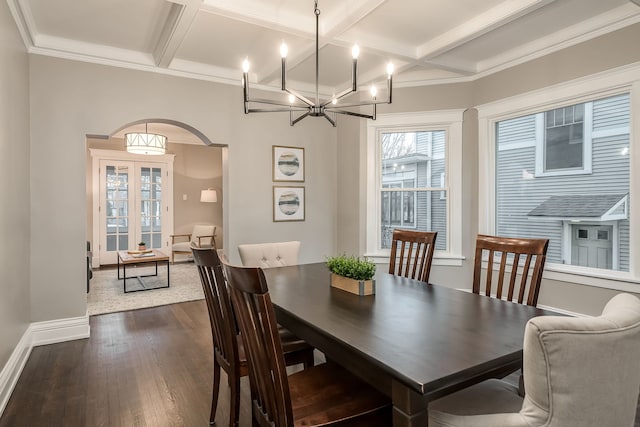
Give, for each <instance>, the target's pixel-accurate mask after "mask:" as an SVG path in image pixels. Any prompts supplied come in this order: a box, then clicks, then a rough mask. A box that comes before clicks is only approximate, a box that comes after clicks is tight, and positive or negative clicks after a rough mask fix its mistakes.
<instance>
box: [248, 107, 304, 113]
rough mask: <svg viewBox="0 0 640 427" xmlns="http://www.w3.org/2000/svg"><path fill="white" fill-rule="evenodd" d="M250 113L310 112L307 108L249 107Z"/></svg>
mask: <svg viewBox="0 0 640 427" xmlns="http://www.w3.org/2000/svg"><path fill="white" fill-rule="evenodd" d="M248 111H249V112H250V113H286V112H290V111H305V112H306V113H308V112H309V109H307V108H304V109H303V108H249V110H248Z"/></svg>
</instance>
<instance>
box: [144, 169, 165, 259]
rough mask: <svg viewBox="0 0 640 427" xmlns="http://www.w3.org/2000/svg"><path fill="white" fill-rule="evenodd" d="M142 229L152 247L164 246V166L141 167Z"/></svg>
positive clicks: (145, 239) (146, 241) (147, 242)
mask: <svg viewBox="0 0 640 427" xmlns="http://www.w3.org/2000/svg"><path fill="white" fill-rule="evenodd" d="M139 200H140V231H141V236H142V240H143V241H144V242H145V243H146V244H147V245H148V246H149V247H151V248H157V249H160V248H161V247H162V168H161V167H147V166H143V167H141V168H140V192H139Z"/></svg>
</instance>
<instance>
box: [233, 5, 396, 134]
mask: <svg viewBox="0 0 640 427" xmlns="http://www.w3.org/2000/svg"><path fill="white" fill-rule="evenodd" d="M313 13H314V14H315V16H316V93H315V102H314V101H311V100H309V99H308V98H306V97H305V96H303V95H301V94H299V93H296V92H295V91H293V90H291V89H288V88H287V78H286V60H287V53H288V48H287V45H286V44H284V42H283V43H282V46H280V56H281V57H282V87H281V89H282V90H283V91H284V92H287V93H288V94H289V102H288V103H287V102H285V101H279V100H275V99H274V100H271V99H261V98H254V99H252V98H249V60H248V59H245V60H244V62H243V63H242V71H243V73H242V91H243V96H244V113H245V114H249V113H273V112H286V111H288V112H289V117H290V124H291V126H293V125H295V124H296V123H298V122H299V121H300V120H302V119H304V118H305V117H308V116H311V117H324V118H325V119H327V120H328V121H329V123H331V124H332V125H333V126H334V127H335V125H336V115H337V114H345V115H349V116H356V117H362V118H366V119H372V120H375V119H376V106H377V105H378V104H391V93H392V89H393V78H392V75H393V64H392V63H391V62H390V63H389V64H388V65H387V98H386V99H385V100H383V101H378V100H377V99H376V96H377V89H376V87H375V86H373V85H372V86H371V88H370V93H371V100H368V101H363V102H354V103H346V104H340V103H339V101H340V100H341V99H342V98H344V97H345V96H347V95H349V94H352V93H354V92H357V90H358V84H357V75H358V55H359V54H360V48H359V47H358V45H355V46H353V49H352V50H351V54H352V57H353V67H352V72H351V87H350V88H348V89H346V90H344V91H343V92H341V93H339V94H337V95H334V96H332V97H331V99H329V100H326V101H321V100H320V92H319V61H318V50H319V41H318V39H319V37H318V20H319V17H320V9H318V0H315V7H314V10H313ZM253 104H262V105H273V106H276V107H254V108H252V105H253ZM363 106H371V113H370V114H365V113H360V112H355V111H349V110H345V108H355V107H363Z"/></svg>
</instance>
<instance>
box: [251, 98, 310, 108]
mask: <svg viewBox="0 0 640 427" xmlns="http://www.w3.org/2000/svg"><path fill="white" fill-rule="evenodd" d="M246 102H247V103H250V102H253V103H256V104H269V105H279V106H281V107H293V108H304V109H305V110H306V109H307V107H296V106H292V105H291V104H290V103H288V102H285V101H278V100H275V99H264V98H255V99H249V100H247V101H246Z"/></svg>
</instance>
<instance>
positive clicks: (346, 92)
mask: <svg viewBox="0 0 640 427" xmlns="http://www.w3.org/2000/svg"><path fill="white" fill-rule="evenodd" d="M354 92H356V91H355V90H353V89H345V90H343V91H342V92H340V93H339V94H337V95H336V96H334V97H333V98H331V99H329V100H328V101H326V102H323V103H322V104H321V106H322V107H326V106H327V105H329V104H331V103H333V100H334V99H335V100H336V101H339V100H340V99H342V98H344V97H345V96H347V95H349V94H351V93H354Z"/></svg>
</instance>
